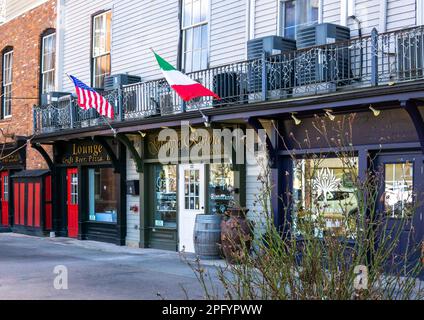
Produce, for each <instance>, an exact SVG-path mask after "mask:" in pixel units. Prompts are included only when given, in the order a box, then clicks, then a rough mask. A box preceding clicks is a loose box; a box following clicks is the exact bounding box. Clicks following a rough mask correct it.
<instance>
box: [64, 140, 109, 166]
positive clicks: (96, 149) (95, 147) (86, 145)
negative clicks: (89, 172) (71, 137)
mask: <svg viewBox="0 0 424 320" xmlns="http://www.w3.org/2000/svg"><path fill="white" fill-rule="evenodd" d="M108 161H110V157H109V155H108V154H107V152H106V150H105V148H104V147H103V146H102V145H101V144H99V143H95V142H79V143H69V144H66V145H64V148H63V153H62V154H61V155H60V156H59V158H58V162H59V163H61V164H66V165H79V164H96V163H101V162H108Z"/></svg>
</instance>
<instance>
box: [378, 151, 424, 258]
mask: <svg viewBox="0 0 424 320" xmlns="http://www.w3.org/2000/svg"><path fill="white" fill-rule="evenodd" d="M378 163H379V167H380V168H381V169H382V170H383V179H384V181H383V183H382V190H381V195H382V196H381V197H380V198H379V199H381V201H380V211H381V212H383V214H384V215H385V218H386V219H387V220H385V228H386V235H388V234H389V233H390V232H394V233H395V232H397V234H398V235H397V238H398V239H399V245H398V246H397V247H396V250H395V252H394V254H395V256H394V257H391V261H393V262H400V261H403V260H404V257H405V253H406V252H407V253H408V260H410V261H411V260H415V259H418V258H419V252H418V251H416V252H414V250H416V249H417V248H418V245H419V244H420V243H421V241H422V240H423V206H422V203H418V202H417V199H420V198H421V197H420V196H419V195H420V194H422V192H423V186H424V183H423V169H424V168H423V160H422V158H421V157H420V156H418V155H417V156H414V155H410V156H404V155H399V156H396V155H390V156H379V157H378ZM417 196H418V197H417ZM402 256H403V257H402Z"/></svg>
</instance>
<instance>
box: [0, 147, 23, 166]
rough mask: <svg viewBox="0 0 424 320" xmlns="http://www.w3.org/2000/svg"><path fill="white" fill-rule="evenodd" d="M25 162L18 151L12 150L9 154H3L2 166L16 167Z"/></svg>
mask: <svg viewBox="0 0 424 320" xmlns="http://www.w3.org/2000/svg"><path fill="white" fill-rule="evenodd" d="M22 163H23V161H22V159H21V157H20V154H19V152H18V151H16V150H15V151H12V152H10V153H9V154H5V155H1V158H0V166H2V167H15V166H21V165H22Z"/></svg>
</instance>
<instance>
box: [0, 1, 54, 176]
mask: <svg viewBox="0 0 424 320" xmlns="http://www.w3.org/2000/svg"><path fill="white" fill-rule="evenodd" d="M5 2H6V6H5V9H6V10H5V11H6V18H5V22H4V23H3V24H0V50H1V60H2V63H1V64H0V77H1V81H2V88H1V96H2V108H1V119H0V130H1V131H0V132H2V134H0V143H1V144H4V143H14V142H16V140H17V137H31V135H32V132H33V128H32V126H33V121H32V107H33V105H35V104H37V103H38V101H39V97H40V94H41V89H40V87H41V64H42V63H41V56H42V54H41V49H42V38H43V34H51V33H52V32H53V31H54V29H55V25H56V1H55V0H53V1H5ZM40 2H41V4H40ZM15 3H19V5H18V4H15ZM9 7H11V10H12V9H13V11H12V12H11V16H8V11H9V10H8V9H9ZM16 14H17V15H18V16H14V15H16ZM7 19H10V20H7ZM9 61H11V62H9ZM6 63H7V64H8V66H12V69H11V70H12V72H11V78H9V79H6V78H8V77H9V76H6V72H5V70H4V69H5V66H6ZM6 81H8V83H11V86H10V88H11V91H10V93H11V94H9V92H7V93H6V92H5V91H6V90H9V89H6V86H5V85H4V84H5V83H6ZM53 81H54V78H53ZM26 153H27V157H26V160H27V161H26V168H27V169H40V168H46V164H45V161H44V160H43V158H42V157H41V156H40V155H39V153H38V152H37V151H36V150H34V149H32V148H31V147H30V146H27V150H26Z"/></svg>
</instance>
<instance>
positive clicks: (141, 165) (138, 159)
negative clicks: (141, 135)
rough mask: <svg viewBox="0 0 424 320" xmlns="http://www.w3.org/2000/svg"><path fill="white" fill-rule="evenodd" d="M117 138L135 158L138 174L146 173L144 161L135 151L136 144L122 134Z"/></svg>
mask: <svg viewBox="0 0 424 320" xmlns="http://www.w3.org/2000/svg"><path fill="white" fill-rule="evenodd" d="M116 138H117V139H118V140H119V141H120V142H121V143H123V144H124V145H125V146H126V147H127V148H128V150H129V152H130V153H131V155H132V156H133V158H134V161H135V165H136V168H137V172H138V173H143V172H144V163H143V159H142V158H141V156H140V154H139V153H138V152H137V150H136V149H135V147H134V142H133V141H131V140H130V139H128V137H127V136H126V135H125V134H122V133H121V134H118V135H117V136H116Z"/></svg>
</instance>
